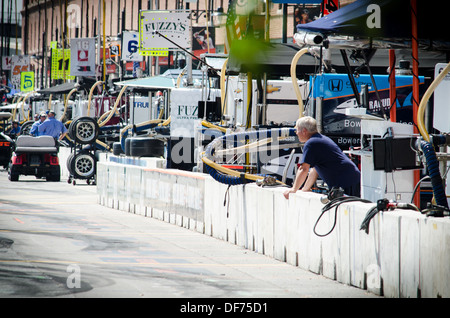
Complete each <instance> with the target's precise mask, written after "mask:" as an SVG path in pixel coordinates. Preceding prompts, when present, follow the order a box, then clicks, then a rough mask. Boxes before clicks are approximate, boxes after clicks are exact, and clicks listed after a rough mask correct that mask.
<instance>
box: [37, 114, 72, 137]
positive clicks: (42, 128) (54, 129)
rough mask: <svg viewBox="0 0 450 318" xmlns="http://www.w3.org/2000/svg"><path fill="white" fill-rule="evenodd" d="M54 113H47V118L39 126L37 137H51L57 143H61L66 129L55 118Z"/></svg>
mask: <svg viewBox="0 0 450 318" xmlns="http://www.w3.org/2000/svg"><path fill="white" fill-rule="evenodd" d="M55 115H56V113H55V112H54V111H53V110H51V111H49V112H48V118H47V119H46V120H45V121H44V122H43V123H42V124H40V125H39V127H38V131H39V135H40V136H42V135H44V136H52V137H53V138H55V139H56V140H58V141H61V140H62V139H63V138H64V137H65V136H66V134H67V128H66V126H64V124H63V123H62V122H60V121H59V120H57V119H56V118H55Z"/></svg>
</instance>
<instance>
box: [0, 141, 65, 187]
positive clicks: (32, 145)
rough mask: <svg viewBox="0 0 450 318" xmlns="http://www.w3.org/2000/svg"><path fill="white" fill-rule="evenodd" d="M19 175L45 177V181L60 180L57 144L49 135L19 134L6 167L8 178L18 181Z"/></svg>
mask: <svg viewBox="0 0 450 318" xmlns="http://www.w3.org/2000/svg"><path fill="white" fill-rule="evenodd" d="M19 175H34V176H36V178H43V177H45V178H46V179H47V181H60V180H61V170H60V166H59V159H58V145H57V142H56V140H55V139H54V138H53V137H51V136H39V137H32V136H19V137H18V138H17V140H16V142H15V148H14V152H13V155H12V157H11V162H10V164H9V169H8V178H9V180H11V181H18V180H19Z"/></svg>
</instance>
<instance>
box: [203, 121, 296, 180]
mask: <svg viewBox="0 0 450 318" xmlns="http://www.w3.org/2000/svg"><path fill="white" fill-rule="evenodd" d="M274 132H279V134H278V136H279V137H280V138H286V137H291V136H295V129H294V128H277V129H267V130H259V131H246V132H240V133H234V134H230V135H224V136H222V137H218V138H216V139H214V140H213V141H212V142H211V143H209V144H208V146H206V149H205V152H204V153H203V154H202V161H203V163H205V165H206V171H207V172H208V173H209V174H210V175H211V177H213V178H214V179H215V180H216V181H218V182H220V183H224V184H228V185H239V184H245V183H247V182H249V181H257V180H261V179H264V177H265V176H262V175H254V174H249V173H240V172H238V171H235V170H232V169H228V168H225V167H223V166H221V165H220V164H217V163H215V162H214V159H213V158H214V153H215V152H216V149H215V148H216V146H218V145H221V144H222V143H224V142H225V141H226V140H228V141H233V142H237V141H243V142H246V141H248V140H249V139H255V138H256V139H260V136H264V137H265V138H271V137H272V134H273V133H274ZM277 183H278V184H280V185H283V183H282V182H280V181H277Z"/></svg>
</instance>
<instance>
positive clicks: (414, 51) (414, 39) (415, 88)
mask: <svg viewBox="0 0 450 318" xmlns="http://www.w3.org/2000/svg"><path fill="white" fill-rule="evenodd" d="M411 22H412V26H411V29H412V30H411V35H412V58H413V122H415V121H416V120H417V113H418V110H419V98H420V97H419V84H420V83H419V43H418V32H417V0H411ZM414 133H415V134H417V133H419V131H418V129H417V126H416V125H414ZM419 180H420V170H414V184H418V183H419ZM414 204H415V205H416V206H417V207H418V208H420V186H418V188H417V191H416V195H415V197H414Z"/></svg>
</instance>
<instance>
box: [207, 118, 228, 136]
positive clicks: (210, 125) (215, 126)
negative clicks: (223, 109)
mask: <svg viewBox="0 0 450 318" xmlns="http://www.w3.org/2000/svg"><path fill="white" fill-rule="evenodd" d="M202 125H203V126H205V127H207V128H212V129H217V130H219V131H221V132H224V133H226V132H227V129H226V128H224V127H220V126H217V125H214V124H211V123H210V122H207V121H206V120H203V121H202Z"/></svg>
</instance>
